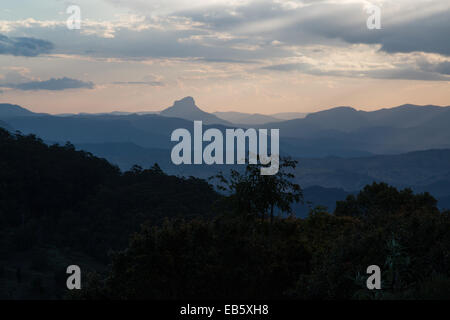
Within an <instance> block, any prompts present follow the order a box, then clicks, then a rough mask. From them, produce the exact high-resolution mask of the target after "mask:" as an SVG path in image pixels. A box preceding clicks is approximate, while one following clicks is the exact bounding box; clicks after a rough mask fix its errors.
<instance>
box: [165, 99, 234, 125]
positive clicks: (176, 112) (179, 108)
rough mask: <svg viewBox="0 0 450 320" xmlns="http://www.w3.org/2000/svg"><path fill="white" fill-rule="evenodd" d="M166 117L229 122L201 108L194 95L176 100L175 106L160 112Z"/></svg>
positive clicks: (216, 122)
mask: <svg viewBox="0 0 450 320" xmlns="http://www.w3.org/2000/svg"><path fill="white" fill-rule="evenodd" d="M160 115H162V116H165V117H173V118H182V119H187V120H193V121H195V120H202V121H203V122H204V123H205V124H229V123H228V122H227V121H225V120H222V119H219V118H218V117H216V116H215V115H213V114H210V113H207V112H205V111H203V110H201V109H200V108H199V107H197V105H196V104H195V100H194V98H192V97H185V98H183V99H181V100H177V101H175V102H174V104H173V106H171V107H169V108H167V109H165V110H163V111H161V112H160Z"/></svg>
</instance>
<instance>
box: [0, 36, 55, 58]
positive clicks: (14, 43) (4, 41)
mask: <svg viewBox="0 0 450 320" xmlns="http://www.w3.org/2000/svg"><path fill="white" fill-rule="evenodd" d="M53 48H54V46H53V44H52V43H51V42H49V41H46V40H41V39H35V38H26V37H11V38H10V37H7V36H5V35H2V34H0V54H8V55H13V56H25V57H35V56H38V55H40V54H45V53H50V52H51V51H52V50H53Z"/></svg>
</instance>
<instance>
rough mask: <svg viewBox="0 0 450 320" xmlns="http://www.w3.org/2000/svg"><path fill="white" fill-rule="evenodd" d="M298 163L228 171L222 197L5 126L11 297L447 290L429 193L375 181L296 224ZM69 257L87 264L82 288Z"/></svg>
mask: <svg viewBox="0 0 450 320" xmlns="http://www.w3.org/2000/svg"><path fill="white" fill-rule="evenodd" d="M295 165H296V163H295V161H291V160H289V159H284V160H283V161H282V162H281V164H280V172H279V174H278V175H276V176H261V175H260V174H259V168H258V167H255V166H249V167H248V168H247V171H245V172H244V173H238V172H232V174H231V175H229V176H227V177H225V176H224V175H222V174H219V175H218V176H217V177H216V181H218V182H219V185H220V186H221V188H222V189H223V190H226V191H227V192H226V193H225V194H226V196H223V195H220V194H219V193H217V192H216V191H214V189H213V187H212V186H211V185H210V184H208V183H207V182H206V181H204V180H200V179H195V178H180V177H175V176H168V175H166V174H165V173H164V172H162V171H161V169H160V168H159V167H158V166H157V165H154V166H153V167H151V168H150V169H145V170H144V169H142V168H140V167H137V166H136V167H134V168H133V169H132V170H130V171H128V172H124V173H122V172H120V170H119V169H118V168H117V167H115V166H113V165H111V164H109V163H108V162H107V161H106V160H103V159H99V158H97V157H95V156H93V155H92V154H90V153H87V152H83V151H77V150H75V148H74V147H73V145H71V144H70V143H67V144H66V145H65V146H59V145H52V146H48V145H46V144H44V143H43V142H42V141H41V140H40V139H38V138H36V137H35V136H23V135H21V134H11V133H9V132H7V131H5V130H1V129H0V297H1V298H10V299H17V298H47V299H48V298H50V299H54V298H83V299H181V298H212V299H214V298H262V299H268V298H273V299H312V298H314V299H391V298H397V299H398V298H401V299H427V298H447V299H449V298H450V293H449V288H450V274H449V272H450V234H449V232H448V230H450V215H449V212H440V211H439V210H438V209H437V206H436V200H435V199H434V198H433V197H432V196H431V195H429V194H427V193H425V194H417V195H416V194H413V193H412V192H411V191H410V190H408V189H406V190H402V191H399V190H397V189H395V188H393V187H390V186H388V185H386V184H382V183H380V184H373V185H370V186H367V187H366V188H365V189H364V190H362V191H361V192H360V193H359V194H358V195H357V196H350V197H348V198H347V200H345V201H342V202H339V203H338V204H337V207H336V210H335V212H333V213H329V212H327V210H326V208H320V207H318V208H315V209H313V210H312V211H311V213H310V214H309V216H308V218H306V219H297V218H295V215H294V214H295V212H292V209H291V205H292V204H293V203H294V202H297V201H302V198H303V196H302V191H301V188H300V186H298V185H296V184H295V183H292V182H291V181H292V178H293V176H292V174H291V173H290V172H291V171H292V170H291V169H292V168H293V167H295ZM280 212H281V213H282V214H278V213H280ZM70 264H77V265H80V267H81V269H82V270H83V289H82V290H80V291H79V292H76V293H73V292H72V293H69V292H68V291H67V290H66V289H65V279H66V276H67V275H66V274H65V268H66V267H67V266H68V265H70ZM374 264H375V265H379V266H380V267H381V269H382V288H383V289H382V290H379V291H375V292H373V291H368V290H367V289H365V287H366V284H365V279H366V278H367V275H366V273H365V272H366V268H367V267H368V266H369V265H374Z"/></svg>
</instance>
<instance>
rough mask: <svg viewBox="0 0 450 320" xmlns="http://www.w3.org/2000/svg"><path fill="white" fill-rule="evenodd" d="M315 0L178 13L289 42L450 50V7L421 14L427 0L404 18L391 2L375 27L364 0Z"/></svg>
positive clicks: (217, 26)
mask: <svg viewBox="0 0 450 320" xmlns="http://www.w3.org/2000/svg"><path fill="white" fill-rule="evenodd" d="M303 2H305V1H303ZM309 3H310V4H311V5H309V6H306V7H299V8H296V9H290V10H287V9H286V8H284V7H283V5H282V4H281V3H273V2H272V1H258V2H250V3H248V4H247V5H245V6H240V7H237V8H235V9H234V10H233V11H230V10H226V7H216V8H207V9H198V10H196V11H193V10H191V11H183V12H179V13H178V14H179V15H182V16H186V17H189V18H191V19H192V20H193V21H198V22H202V23H204V24H205V25H207V26H209V27H210V28H211V29H213V30H216V31H217V30H218V31H227V30H233V31H234V32H235V33H236V34H241V35H251V34H252V35H254V36H259V37H262V38H268V39H276V40H279V41H282V42H283V43H286V44H293V45H305V44H330V43H331V44H333V42H332V41H333V40H340V41H344V42H346V43H351V44H379V45H381V50H382V51H385V52H389V53H397V52H403V53H408V52H415V51H423V52H431V53H439V54H442V55H447V56H448V55H450V41H449V34H450V9H449V8H448V7H443V9H442V11H435V12H433V13H430V14H428V15H426V16H424V17H419V13H420V12H421V11H422V10H423V9H424V7H423V4H422V7H420V6H417V8H416V12H417V14H416V15H412V18H408V19H402V12H399V13H395V14H390V13H389V10H388V8H387V9H386V10H385V9H384V8H382V10H381V21H382V29H381V30H369V29H368V28H367V26H366V22H367V19H368V17H369V16H370V14H369V13H367V12H366V11H365V9H364V6H363V5H362V4H361V3H349V4H337V3H327V2H325V1H317V2H312V1H309ZM442 3H443V2H442ZM412 5H414V3H412ZM406 9H408V10H412V9H411V8H405V11H406ZM426 9H428V8H426ZM415 16H417V18H415Z"/></svg>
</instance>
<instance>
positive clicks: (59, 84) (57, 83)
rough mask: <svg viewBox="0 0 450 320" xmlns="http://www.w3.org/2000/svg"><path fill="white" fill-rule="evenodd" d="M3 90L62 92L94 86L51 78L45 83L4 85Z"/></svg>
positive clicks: (66, 79) (74, 80)
mask: <svg viewBox="0 0 450 320" xmlns="http://www.w3.org/2000/svg"><path fill="white" fill-rule="evenodd" d="M0 87H3V88H10V89H16V90H23V91H38V90H50V91H62V90H67V89H93V88H94V84H93V83H92V82H85V81H81V80H77V79H71V78H66V77H64V78H59V79H55V78H51V79H50V80H45V81H29V82H23V83H6V84H2V85H0Z"/></svg>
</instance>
